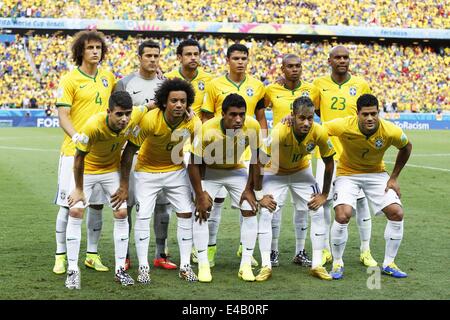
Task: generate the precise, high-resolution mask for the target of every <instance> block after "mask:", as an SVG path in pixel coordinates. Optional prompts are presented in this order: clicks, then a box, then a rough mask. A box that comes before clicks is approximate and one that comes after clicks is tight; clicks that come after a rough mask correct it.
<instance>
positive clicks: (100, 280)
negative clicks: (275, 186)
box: [0, 128, 450, 300]
mask: <svg viewBox="0 0 450 320" xmlns="http://www.w3.org/2000/svg"><path fill="white" fill-rule="evenodd" d="M407 134H408V136H409V138H410V140H411V142H412V144H413V153H412V157H411V159H410V161H409V164H410V166H407V167H406V168H405V169H404V170H403V172H402V175H401V177H400V186H401V189H402V201H403V204H404V208H405V233H404V239H403V242H402V245H401V247H400V250H399V254H398V257H397V259H396V262H397V264H398V265H399V266H400V267H401V268H402V269H403V270H404V271H406V272H407V273H408V274H409V277H408V278H406V279H394V278H390V277H386V276H381V279H380V281H381V282H380V286H379V288H378V289H369V288H368V286H367V282H368V279H369V277H370V276H371V275H370V274H368V273H367V270H366V269H365V268H364V267H363V266H362V265H361V264H360V263H359V259H358V258H359V235H358V231H357V227H356V223H355V220H354V219H352V221H351V222H350V228H349V230H350V233H349V241H348V243H347V248H346V251H345V255H344V259H345V263H346V271H345V278H344V279H343V280H341V281H321V280H319V279H316V278H312V277H311V276H310V275H309V274H308V270H307V269H305V268H302V267H299V266H297V265H294V264H293V263H292V262H291V259H292V257H293V255H294V250H295V240H294V228H293V225H292V206H291V205H290V204H287V205H286V207H285V209H284V211H283V225H282V230H281V239H280V267H278V268H274V273H273V277H272V279H270V280H269V281H267V282H264V283H244V282H243V281H241V280H239V279H238V278H237V272H238V268H239V258H237V257H236V249H237V248H238V245H239V217H238V212H237V211H236V210H231V209H230V206H229V202H227V203H226V205H225V210H224V212H223V216H222V223H221V226H220V230H219V237H218V244H217V245H218V253H217V256H216V267H215V268H213V270H212V272H213V282H212V283H210V284H203V283H186V282H184V281H182V280H180V279H179V278H178V274H177V272H176V271H168V270H152V283H151V284H150V285H148V286H143V285H139V284H137V285H134V286H132V287H128V288H122V287H120V285H118V284H117V283H114V282H113V272H112V271H110V272H106V273H98V272H95V271H92V270H87V269H85V268H84V267H81V273H82V289H81V290H80V291H69V290H67V289H66V288H65V287H64V279H65V276H64V275H63V276H57V275H54V274H53V273H52V267H53V261H54V251H55V234H54V232H55V218H56V213H57V211H58V208H57V206H56V205H54V204H53V197H54V195H55V192H56V182H57V164H58V149H59V146H60V144H61V142H62V137H63V135H62V131H61V129H40V128H11V129H0V203H1V206H0V229H1V232H0V246H1V262H2V267H1V269H0V288H1V290H0V299H7V300H8V299H89V300H90V299H120V300H122V299H131V300H133V299H168V300H170V299H181V300H183V299H194V300H195V299H213V300H246V299H252V300H256V299H258V300H260V299H262V300H301V299H371V300H373V299H390V300H397V299H398V300H401V299H419V300H423V299H448V297H449V288H450V277H449V274H448V265H449V262H450V259H449V253H450V236H449V235H450V206H449V196H450V193H449V187H448V184H449V183H448V181H449V180H450V131H409V132H407ZM395 155H396V151H395V149H392V148H391V149H390V150H389V152H388V153H387V155H386V157H385V159H386V160H387V161H389V162H388V169H389V170H391V169H392V162H393V161H395ZM385 223H386V219H385V218H384V217H382V216H379V217H376V218H374V219H373V229H372V242H371V248H372V253H373V256H374V257H375V259H376V260H377V261H378V262H379V263H381V262H382V260H383V256H384V237H383V234H384V228H385ZM175 227H176V218H175V216H174V215H172V219H171V223H170V230H169V248H170V251H171V254H172V258H173V260H174V261H175V262H178V261H179V260H178V247H177V243H176V228H175ZM83 229H84V227H83ZM151 230H152V229H151ZM151 232H152V234H151V247H150V250H149V257H150V258H152V257H153V252H154V234H153V231H151ZM130 239H131V242H130V243H131V252H132V258H133V262H134V266H133V268H132V270H131V275H132V276H133V277H134V278H135V277H136V273H137V269H136V262H137V258H136V256H135V250H134V241H133V236H131V237H130ZM85 248H86V236H85V231H84V230H83V238H82V243H81V253H80V266H82V261H83V259H84V250H85ZM306 248H307V250H308V252H311V244H310V241H309V233H308V239H307V243H306ZM99 252H100V253H101V255H102V257H103V261H104V262H105V264H106V265H108V266H110V267H111V268H113V265H114V254H113V241H112V213H111V210H110V209H109V208H106V209H105V211H104V228H103V233H102V238H101V240H100V246H99ZM255 256H256V257H257V258H258V259H259V250H258V245H257V247H256V249H255ZM327 268H328V269H329V268H330V266H329V265H327ZM369 282H370V280H369Z"/></svg>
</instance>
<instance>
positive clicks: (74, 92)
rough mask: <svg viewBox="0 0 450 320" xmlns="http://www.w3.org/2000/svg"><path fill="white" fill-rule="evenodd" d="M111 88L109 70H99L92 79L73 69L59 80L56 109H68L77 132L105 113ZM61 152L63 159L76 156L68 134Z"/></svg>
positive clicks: (112, 76) (113, 82) (112, 78)
mask: <svg viewBox="0 0 450 320" xmlns="http://www.w3.org/2000/svg"><path fill="white" fill-rule="evenodd" d="M114 85H115V78H114V75H113V74H112V73H111V72H110V71H107V70H102V69H98V70H97V74H96V75H95V77H91V76H89V75H87V74H85V73H83V71H81V70H80V69H79V68H76V69H74V70H72V71H70V72H69V73H68V74H66V75H65V76H64V77H63V78H62V79H61V82H60V85H59V88H58V91H57V100H56V107H69V108H70V118H71V120H72V125H73V127H74V129H75V130H76V131H77V132H80V130H81V128H82V127H83V125H84V124H85V123H86V122H87V121H88V119H89V118H90V117H91V116H92V115H94V114H96V113H99V112H101V111H106V109H107V108H108V100H109V96H110V95H111V92H112V90H113V88H114ZM61 153H62V155H64V156H73V155H75V144H74V143H73V142H72V139H71V138H70V137H69V136H68V135H67V134H65V135H64V142H63V144H62V146H61Z"/></svg>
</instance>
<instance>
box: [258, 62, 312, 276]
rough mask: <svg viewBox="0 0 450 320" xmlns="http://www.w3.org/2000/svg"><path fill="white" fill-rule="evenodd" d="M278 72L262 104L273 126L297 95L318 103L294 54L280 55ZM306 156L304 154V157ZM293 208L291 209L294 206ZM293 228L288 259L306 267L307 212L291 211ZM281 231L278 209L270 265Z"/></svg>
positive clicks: (274, 261)
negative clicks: (269, 112)
mask: <svg viewBox="0 0 450 320" xmlns="http://www.w3.org/2000/svg"><path fill="white" fill-rule="evenodd" d="M281 71H282V72H283V75H284V77H283V81H282V82H283V84H280V83H278V82H276V83H273V84H270V85H269V86H267V88H266V95H265V98H264V104H265V106H266V108H267V107H271V108H272V112H273V127H275V126H276V125H277V124H278V123H279V122H280V121H281V120H282V119H283V118H284V117H286V116H287V115H290V114H291V111H292V103H293V102H294V100H295V99H297V98H298V97H301V96H305V97H309V98H311V100H312V101H313V103H314V105H316V106H318V105H319V98H320V94H319V91H318V90H317V88H316V87H315V86H313V85H312V84H311V83H308V82H306V81H302V80H301V75H302V61H301V60H300V57H299V56H297V55H295V54H287V55H285V56H284V57H283V60H282V65H281ZM309 157H310V155H309V154H308V158H309ZM294 210H295V208H294ZM294 228H295V255H294V258H293V259H292V261H293V262H294V263H296V264H299V265H301V266H305V267H310V266H311V260H310V259H309V257H308V255H307V253H306V250H305V240H306V234H307V230H308V212H307V211H305V210H295V211H294ZM280 230H281V210H278V211H277V212H276V213H274V216H273V219H272V248H271V253H270V257H271V264H272V266H273V267H277V266H278V265H279V250H278V239H279V237H280Z"/></svg>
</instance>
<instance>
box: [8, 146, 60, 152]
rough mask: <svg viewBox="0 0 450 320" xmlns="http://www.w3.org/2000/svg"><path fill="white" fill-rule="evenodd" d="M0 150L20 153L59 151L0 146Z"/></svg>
mask: <svg viewBox="0 0 450 320" xmlns="http://www.w3.org/2000/svg"><path fill="white" fill-rule="evenodd" d="M0 149H7V150H20V151H44V152H47V151H59V149H39V148H22V147H8V146H0Z"/></svg>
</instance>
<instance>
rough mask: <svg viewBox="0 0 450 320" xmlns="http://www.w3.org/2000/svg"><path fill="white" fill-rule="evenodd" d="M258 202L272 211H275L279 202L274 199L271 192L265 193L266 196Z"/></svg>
mask: <svg viewBox="0 0 450 320" xmlns="http://www.w3.org/2000/svg"><path fill="white" fill-rule="evenodd" d="M258 203H259V205H260V206H261V207H263V208H266V209H267V210H269V211H270V212H274V211H275V209H276V208H277V202H276V201H275V200H274V198H273V196H272V195H271V194H266V195H264V197H263V198H262V199H261V200H260V201H259V202H258Z"/></svg>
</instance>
